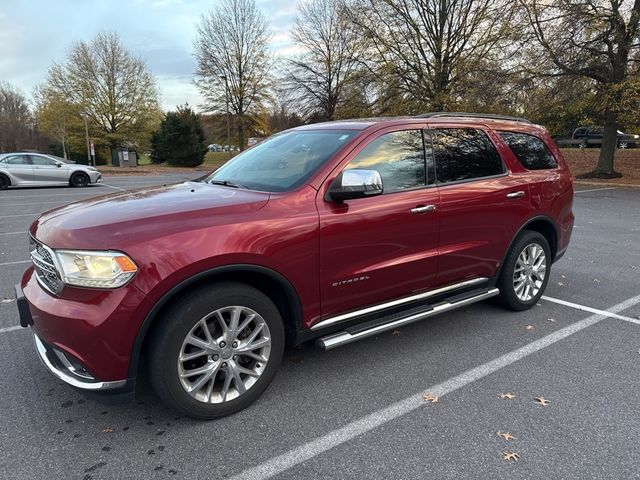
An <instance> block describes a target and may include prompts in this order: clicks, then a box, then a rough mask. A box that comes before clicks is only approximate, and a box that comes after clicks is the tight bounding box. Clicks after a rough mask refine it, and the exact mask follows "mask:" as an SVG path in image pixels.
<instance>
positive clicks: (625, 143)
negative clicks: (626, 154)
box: [618, 141, 629, 148]
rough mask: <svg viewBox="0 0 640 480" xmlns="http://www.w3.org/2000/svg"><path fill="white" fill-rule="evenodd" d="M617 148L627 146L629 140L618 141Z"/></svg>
mask: <svg viewBox="0 0 640 480" xmlns="http://www.w3.org/2000/svg"><path fill="white" fill-rule="evenodd" d="M618 148H629V142H624V141H622V142H618Z"/></svg>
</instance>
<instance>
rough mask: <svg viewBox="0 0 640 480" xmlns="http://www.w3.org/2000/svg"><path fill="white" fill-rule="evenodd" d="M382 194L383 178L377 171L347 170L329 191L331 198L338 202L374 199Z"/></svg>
mask: <svg viewBox="0 0 640 480" xmlns="http://www.w3.org/2000/svg"><path fill="white" fill-rule="evenodd" d="M381 193H382V178H381V177H380V173H379V172H378V171H377V170H361V169H353V170H345V171H344V172H342V174H341V175H340V176H339V177H338V178H336V180H335V181H334V182H333V185H331V188H330V189H329V193H328V195H329V197H330V198H331V199H332V200H334V201H336V202H343V201H344V200H350V199H354V198H363V197H372V196H374V195H380V194H381Z"/></svg>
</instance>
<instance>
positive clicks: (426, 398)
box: [422, 393, 440, 403]
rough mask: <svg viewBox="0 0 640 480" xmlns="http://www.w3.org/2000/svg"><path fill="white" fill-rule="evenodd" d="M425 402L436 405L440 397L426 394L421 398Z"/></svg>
mask: <svg viewBox="0 0 640 480" xmlns="http://www.w3.org/2000/svg"><path fill="white" fill-rule="evenodd" d="M422 398H423V399H424V401H425V402H431V403H438V400H439V399H440V397H438V396H436V395H434V394H433V393H426V394H424V395H423V396H422Z"/></svg>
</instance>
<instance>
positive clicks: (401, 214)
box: [317, 127, 439, 318]
mask: <svg viewBox="0 0 640 480" xmlns="http://www.w3.org/2000/svg"><path fill="white" fill-rule="evenodd" d="M399 128H400V127H395V129H394V130H392V131H388V130H385V131H383V132H379V133H376V134H374V137H373V138H369V139H367V140H365V142H366V143H365V144H364V145H361V146H360V147H358V148H357V149H356V151H354V152H353V153H352V154H350V156H349V157H348V158H347V159H346V160H347V162H345V163H343V164H342V166H341V167H340V168H339V169H338V170H337V171H335V172H334V173H333V174H332V175H330V176H329V178H328V179H327V181H326V182H325V184H324V185H323V187H322V188H321V190H320V192H319V195H318V202H317V204H318V211H319V214H320V294H321V299H322V314H323V317H325V318H326V317H330V316H334V315H336V314H339V313H345V312H350V311H354V310H357V309H359V308H363V307H366V306H371V305H376V304H380V303H382V302H384V301H387V300H391V299H396V298H400V297H405V296H409V295H411V294H413V293H416V292H420V291H424V290H427V289H429V288H431V287H432V286H433V285H434V284H435V282H436V275H437V262H438V256H437V251H438V229H439V212H438V203H439V199H438V189H437V188H436V187H435V185H433V180H432V179H433V165H432V164H431V165H430V166H429V168H430V170H428V169H427V170H425V166H426V162H427V161H426V159H425V149H424V143H423V132H422V130H421V129H420V128H412V129H411V128H407V129H403V130H399ZM428 144H429V145H430V142H428ZM426 158H428V159H429V160H431V158H432V157H431V152H430V151H429V152H428V154H427V157H426ZM348 169H367V170H377V171H378V172H379V173H380V176H381V178H382V182H383V189H384V193H383V194H382V195H378V196H375V197H368V198H359V199H353V200H347V201H345V202H343V203H337V202H334V201H331V200H327V199H326V197H325V192H326V191H327V190H328V188H329V186H330V184H331V183H332V181H333V180H334V179H335V178H336V176H337V175H338V174H339V173H340V172H342V171H344V170H348ZM429 172H430V173H429ZM430 179H431V180H430Z"/></svg>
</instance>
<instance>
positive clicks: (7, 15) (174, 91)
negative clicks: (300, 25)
mask: <svg viewBox="0 0 640 480" xmlns="http://www.w3.org/2000/svg"><path fill="white" fill-rule="evenodd" d="M217 3H218V2H217V1H216V0H208V1H204V0H0V81H7V82H9V83H11V84H12V85H13V86H14V87H17V88H18V89H19V90H20V91H21V92H22V93H23V94H25V95H26V96H27V98H31V94H32V92H33V88H34V87H35V86H36V85H38V84H40V83H42V82H43V81H44V79H45V78H46V74H47V71H48V69H49V67H50V66H51V65H52V64H53V62H58V63H62V62H64V60H65V58H66V55H67V54H68V52H69V49H70V47H71V45H72V43H73V42H74V41H79V40H84V41H89V40H91V38H92V37H93V36H94V35H95V34H96V33H97V32H99V31H101V30H110V31H115V32H117V33H118V34H119V35H120V37H121V39H122V42H123V44H124V45H125V47H126V48H127V50H128V51H129V52H130V53H132V54H134V55H135V56H137V57H140V58H142V59H143V60H144V61H145V63H146V64H147V66H148V67H149V70H150V71H151V72H152V73H153V74H154V75H155V78H156V80H157V82H158V85H159V87H160V92H161V95H162V97H161V103H162V107H163V108H164V109H165V110H169V109H174V108H175V107H176V105H183V104H184V103H185V102H188V103H189V105H192V106H194V107H196V108H197V107H198V105H200V104H201V103H202V98H201V96H200V94H199V92H198V90H197V88H196V87H195V86H194V85H193V83H192V80H193V78H194V72H195V69H196V65H195V60H194V57H193V40H194V38H195V36H196V24H197V23H198V22H199V20H200V17H201V15H202V14H203V13H205V12H208V11H210V10H211V9H213V8H215V7H216V5H217ZM257 5H258V8H259V9H260V10H261V11H262V12H263V13H264V14H265V16H266V18H267V19H268V20H269V22H270V24H271V29H272V33H273V38H272V41H271V45H270V48H271V49H272V50H273V52H274V53H276V54H279V55H287V54H289V53H291V52H293V51H294V50H295V47H294V46H293V45H291V42H290V39H289V28H290V26H291V24H292V23H293V20H294V18H295V14H296V6H297V1H296V0H257Z"/></svg>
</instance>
